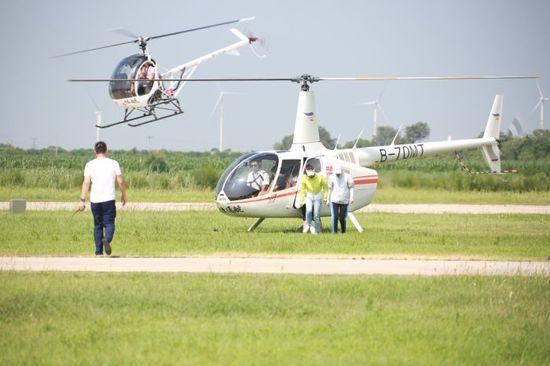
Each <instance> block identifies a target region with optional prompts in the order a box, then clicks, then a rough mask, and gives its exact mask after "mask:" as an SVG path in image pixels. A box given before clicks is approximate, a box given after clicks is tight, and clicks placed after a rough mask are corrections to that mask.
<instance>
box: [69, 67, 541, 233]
mask: <svg viewBox="0 0 550 366" xmlns="http://www.w3.org/2000/svg"><path fill="white" fill-rule="evenodd" d="M490 79H538V76H435V77H429V76H424V77H422V76H421V77H314V76H311V75H308V74H304V75H300V76H297V77H280V78H270V77H268V78H222V79H212V78H207V79H195V78H194V79H190V78H188V79H185V80H186V81H187V82H251V81H262V82H263V81H290V82H296V83H299V84H300V92H299V95H298V108H297V111H296V119H295V124H294V139H293V142H292V146H291V148H290V150H288V151H267V150H266V151H257V152H251V153H247V154H245V155H242V156H241V157H239V158H237V159H236V160H235V161H234V162H233V163H232V164H231V165H229V167H228V168H227V169H226V170H225V171H224V172H223V174H222V175H221V177H220V179H219V181H218V184H217V186H216V190H215V192H216V204H217V206H218V209H219V210H220V211H221V212H223V213H224V214H227V215H230V216H239V217H251V218H256V220H255V221H254V223H253V224H252V225H251V226H250V227H249V229H248V231H253V230H255V229H256V228H257V227H258V226H259V225H260V224H261V223H262V222H263V221H264V220H265V219H266V218H284V217H301V210H300V207H298V193H299V190H298V188H299V184H298V182H300V180H301V179H302V177H303V175H304V174H305V166H306V165H307V164H310V165H312V166H313V167H314V169H315V171H316V172H317V173H319V174H321V175H323V176H324V177H325V178H328V177H329V176H330V175H331V174H332V171H333V167H334V166H335V165H336V164H337V165H339V166H340V167H341V168H342V171H344V172H346V173H348V174H350V175H351V176H352V178H353V180H354V183H355V188H354V190H355V191H354V202H353V203H351V204H350V206H349V208H348V210H349V211H348V217H349V218H350V220H351V222H352V223H353V225H354V226H355V228H356V229H357V230H358V231H359V232H362V231H363V228H362V227H361V225H360V224H359V222H358V220H357V219H356V218H355V216H354V214H353V212H354V211H357V210H359V209H361V208H362V207H365V206H367V205H368V204H370V203H371V202H372V200H373V198H374V194H375V192H376V188H377V184H378V173H377V172H376V170H374V169H373V168H372V167H373V166H375V165H377V164H383V163H388V162H391V161H399V160H408V159H417V158H422V157H424V156H428V155H433V154H438V153H442V152H448V151H459V150H464V149H471V148H476V147H479V148H481V150H482V152H483V156H484V158H485V161H486V162H487V164H488V165H489V168H490V169H491V172H492V173H495V174H499V173H501V161H500V149H499V146H498V145H499V134H500V125H501V120H502V100H503V96H502V95H496V97H495V99H494V101H493V105H492V108H491V112H490V114H489V118H488V120H487V124H486V126H485V131H484V133H483V136H482V137H480V138H473V139H461V140H454V141H451V140H445V141H437V142H418V143H412V144H398V145H396V144H394V142H395V138H394V141H393V142H392V143H391V144H389V145H384V146H373V147H364V148H356V147H353V148H351V149H336V148H335V149H333V150H330V149H328V148H327V147H326V146H324V145H323V144H322V143H321V140H320V138H319V126H318V124H317V116H316V114H315V97H314V93H313V91H311V90H310V85H311V84H312V83H314V82H319V81H372V80H490ZM163 80H164V81H175V82H177V81H179V80H182V79H169V80H166V79H163ZM73 81H78V80H73ZM105 81H112V80H105ZM158 81H160V80H158ZM254 163H255V164H254ZM253 165H256V166H257V168H255V169H258V168H259V169H261V170H263V171H264V172H266V173H268V174H269V175H270V179H269V184H268V185H267V188H266V189H261V190H258V189H257V187H256V188H254V187H253V186H252V185H251V184H250V183H249V182H247V181H248V179H247V178H248V175H249V174H250V172H251V171H252V170H253V169H254V168H253ZM320 216H322V217H323V216H330V209H329V208H328V207H326V206H322V207H321V210H320Z"/></svg>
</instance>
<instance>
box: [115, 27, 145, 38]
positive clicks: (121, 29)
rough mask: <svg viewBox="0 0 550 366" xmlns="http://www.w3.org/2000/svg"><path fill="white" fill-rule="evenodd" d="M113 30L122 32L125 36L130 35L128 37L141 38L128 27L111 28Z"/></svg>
mask: <svg viewBox="0 0 550 366" xmlns="http://www.w3.org/2000/svg"><path fill="white" fill-rule="evenodd" d="M111 32H113V33H118V34H121V35H123V36H125V37H128V38H133V39H138V38H139V36H138V35H137V34H135V33H134V32H131V31H129V30H128V29H126V28H115V29H111Z"/></svg>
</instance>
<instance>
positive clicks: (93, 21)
mask: <svg viewBox="0 0 550 366" xmlns="http://www.w3.org/2000/svg"><path fill="white" fill-rule="evenodd" d="M252 15H255V16H256V20H255V21H253V22H249V23H245V24H243V25H242V27H241V29H243V28H244V29H248V30H251V31H253V32H254V33H256V34H258V35H261V36H267V37H268V38H269V40H270V49H269V53H268V57H267V58H265V59H261V60H260V59H258V58H256V57H255V56H254V55H253V54H252V53H251V52H250V50H248V49H242V52H241V56H239V57H235V56H222V57H220V58H217V59H215V60H212V61H209V62H206V63H204V64H203V65H202V66H201V67H200V68H199V69H198V71H197V73H196V74H195V76H196V77H240V76H253V77H260V76H294V75H298V74H302V73H310V74H314V75H318V76H359V75H369V76H382V75H395V76H407V75H422V76H424V75H465V74H475V75H484V74H485V75H491V74H538V75H540V76H541V80H540V84H541V86H542V88H543V90H544V91H545V93H546V94H547V95H550V80H549V79H550V75H549V71H550V70H549V65H550V63H549V61H550V57H549V56H550V2H548V1H510V0H508V1H492V0H491V1H471V0H467V1H345V2H344V1H277V2H261V1H231V2H223V3H222V2H214V1H185V2H182V1H163V2H130V1H116V2H114V1H110V2H107V1H94V2H77V1H65V0H60V1H51V2H41V1H40V2H39V1H28V2H24V3H16V2H10V3H4V8H3V11H2V13H1V14H0V30H1V32H2V34H3V35H4V37H3V42H2V45H3V54H4V57H3V58H2V61H0V62H1V63H2V67H1V70H2V71H1V73H2V78H3V80H4V82H3V86H4V87H3V88H2V90H1V91H0V98H1V99H0V100H1V105H2V110H3V115H2V118H1V122H0V123H1V128H0V142H8V143H12V144H14V145H16V146H22V147H30V146H31V144H32V143H33V139H35V140H34V141H35V143H36V145H37V146H38V147H45V146H49V145H59V146H63V147H66V148H77V147H90V146H92V145H93V142H94V141H95V133H96V132H95V128H94V121H95V116H94V109H95V107H94V106H93V104H92V102H91V101H90V98H89V95H91V96H93V98H94V99H95V100H96V101H97V102H98V104H100V106H101V108H102V109H103V110H104V112H103V117H104V120H106V121H114V120H119V119H120V118H121V113H122V111H121V110H120V109H119V108H118V107H117V106H116V105H114V103H112V102H111V101H110V99H109V95H108V91H107V85H102V84H88V85H83V84H79V85H76V84H71V83H67V82H66V81H65V80H66V79H68V78H77V77H98V78H103V77H109V76H110V74H111V72H112V70H113V68H114V67H115V65H116V64H117V62H118V61H119V60H120V59H121V58H123V57H125V56H127V55H130V54H132V53H136V52H137V51H138V50H137V47H135V46H133V45H129V46H124V47H119V48H116V49H110V50H103V51H99V52H95V53H89V54H86V55H77V56H73V57H67V58H63V59H49V58H48V57H49V56H51V55H55V54H59V53H63V52H69V51H73V50H78V49H82V48H90V47H95V46H100V45H103V44H109V43H116V42H121V41H124V40H125V39H124V38H123V37H121V36H120V35H117V34H115V33H112V32H109V30H111V29H114V28H118V27H124V28H127V29H129V30H131V31H133V32H134V33H138V34H143V35H153V34H159V33H165V32H171V31H175V30H179V29H185V28H189V27H194V26H200V25H204V24H209V23H215V22H219V21H224V20H229V19H234V18H239V17H246V16H252ZM228 29H229V27H221V28H217V29H213V30H208V31H202V32H196V33H193V34H188V35H182V36H176V37H172V38H166V39H160V40H157V41H154V42H152V43H150V52H151V53H152V54H153V56H154V57H155V59H156V60H157V61H158V62H159V64H160V65H162V66H163V67H171V66H174V65H177V64H180V63H183V62H185V61H187V60H190V59H192V58H194V57H197V56H200V55H202V54H204V53H207V52H209V51H211V50H214V49H217V48H219V47H223V46H225V45H228V44H230V43H232V42H234V40H235V38H234V36H233V35H232V34H231V33H229V30H228ZM220 87H221V88H222V89H223V90H226V91H232V92H240V93H243V94H241V95H236V96H232V97H230V98H228V99H227V101H226V104H225V110H226V114H225V121H226V125H225V131H226V133H225V134H224V142H225V143H224V145H225V146H226V147H229V148H231V149H233V150H239V151H245V150H252V149H254V150H258V149H270V148H271V147H272V145H273V143H274V142H275V141H278V140H280V139H281V137H282V136H284V135H286V134H289V133H292V131H293V125H294V115H295V112H296V102H297V93H298V85H297V84H291V83H271V84H267V83H265V84H264V83H257V84H223V85H220ZM383 87H384V83H383V82H355V83H344V82H333V83H330V82H324V83H318V84H315V85H314V86H313V88H312V89H313V90H314V91H315V93H316V99H317V100H316V101H317V115H318V118H319V121H320V123H321V124H322V125H323V126H325V127H326V128H328V130H329V131H330V132H331V133H332V134H333V135H334V136H336V135H338V134H341V135H342V137H341V141H347V140H351V139H354V138H355V137H356V135H357V134H358V132H359V130H360V129H361V128H363V127H364V128H365V130H366V133H367V134H369V133H370V131H371V128H372V110H371V109H370V108H369V107H364V106H359V105H358V103H359V102H362V101H367V100H371V99H373V98H375V97H376V96H377V95H378V94H379V93H380V91H381V90H382V88H383ZM497 93H502V94H504V113H503V115H504V129H506V128H507V126H508V124H509V122H510V121H511V119H512V118H513V117H515V116H520V117H521V119H522V121H523V122H524V123H525V125H526V128H527V130H529V131H530V130H532V129H534V128H536V127H537V124H538V117H537V114H536V113H531V109H532V107H533V106H534V104H535V103H536V101H537V97H538V92H537V90H536V85H535V82H534V81H457V82H449V81H445V82H434V81H408V82H405V81H403V82H389V83H387V87H386V91H385V94H384V97H383V99H382V105H383V107H384V109H385V111H386V113H387V114H388V117H389V119H390V121H389V124H390V125H392V126H394V127H398V126H399V125H400V124H402V123H403V124H410V123H413V122H416V121H419V120H423V121H427V122H428V123H429V124H430V126H431V128H432V135H431V138H430V140H439V139H446V138H447V136H449V135H451V136H452V137H453V138H468V137H473V136H476V135H477V134H478V133H479V132H480V131H481V130H483V128H484V125H485V122H486V120H487V116H488V114H489V110H490V107H491V103H492V100H493V98H494V95H495V94H497ZM217 94H218V86H217V85H213V84H201V85H199V84H193V85H188V86H187V87H186V89H185V90H183V92H182V93H181V101H182V105H183V107H184V110H185V114H184V115H183V116H178V117H175V118H172V119H167V120H164V121H162V122H159V123H155V124H151V125H148V126H146V127H142V128H130V127H126V126H119V127H114V128H111V129H107V130H103V131H102V132H101V138H102V139H104V140H106V141H107V142H108V143H109V145H110V146H111V148H132V147H137V148H155V149H160V148H166V149H170V150H209V149H210V148H212V147H216V146H217V143H218V133H217V116H215V117H214V118H212V119H209V116H210V112H211V109H212V107H213V105H214V103H215V101H216V98H217ZM547 110H550V109H548V108H547ZM548 124H550V114H548V118H547V122H546V125H548ZM147 136H152V138H150V139H149V140H148V138H147ZM148 141H150V142H148Z"/></svg>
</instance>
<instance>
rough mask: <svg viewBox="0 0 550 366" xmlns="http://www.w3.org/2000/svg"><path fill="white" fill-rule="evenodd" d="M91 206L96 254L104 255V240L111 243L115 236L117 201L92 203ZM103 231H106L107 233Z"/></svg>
mask: <svg viewBox="0 0 550 366" xmlns="http://www.w3.org/2000/svg"><path fill="white" fill-rule="evenodd" d="M90 206H91V208H92V214H93V215H94V241H95V254H103V239H105V240H106V241H107V242H108V243H110V242H111V241H113V236H114V235H115V217H116V205H115V200H112V201H106V202H97V203H94V202H92V203H91V205H90ZM103 229H105V233H104V232H103Z"/></svg>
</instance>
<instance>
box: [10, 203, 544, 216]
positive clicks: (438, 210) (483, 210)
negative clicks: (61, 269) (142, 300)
mask: <svg viewBox="0 0 550 366" xmlns="http://www.w3.org/2000/svg"><path fill="white" fill-rule="evenodd" d="M117 207H118V208H120V203H119V204H118V205H117ZM8 209H9V202H0V210H8ZM75 209H76V203H75V202H27V210H29V211H56V210H75ZM123 210H127V211H212V210H217V208H216V204H215V203H210V202H194V203H191V202H130V203H128V205H127V206H126V207H124V208H123ZM359 212H388V213H418V214H421V213H423V214H442V213H454V214H545V215H549V214H550V206H532V205H462V204H371V205H368V206H367V207H364V208H362V209H360V210H359Z"/></svg>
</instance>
